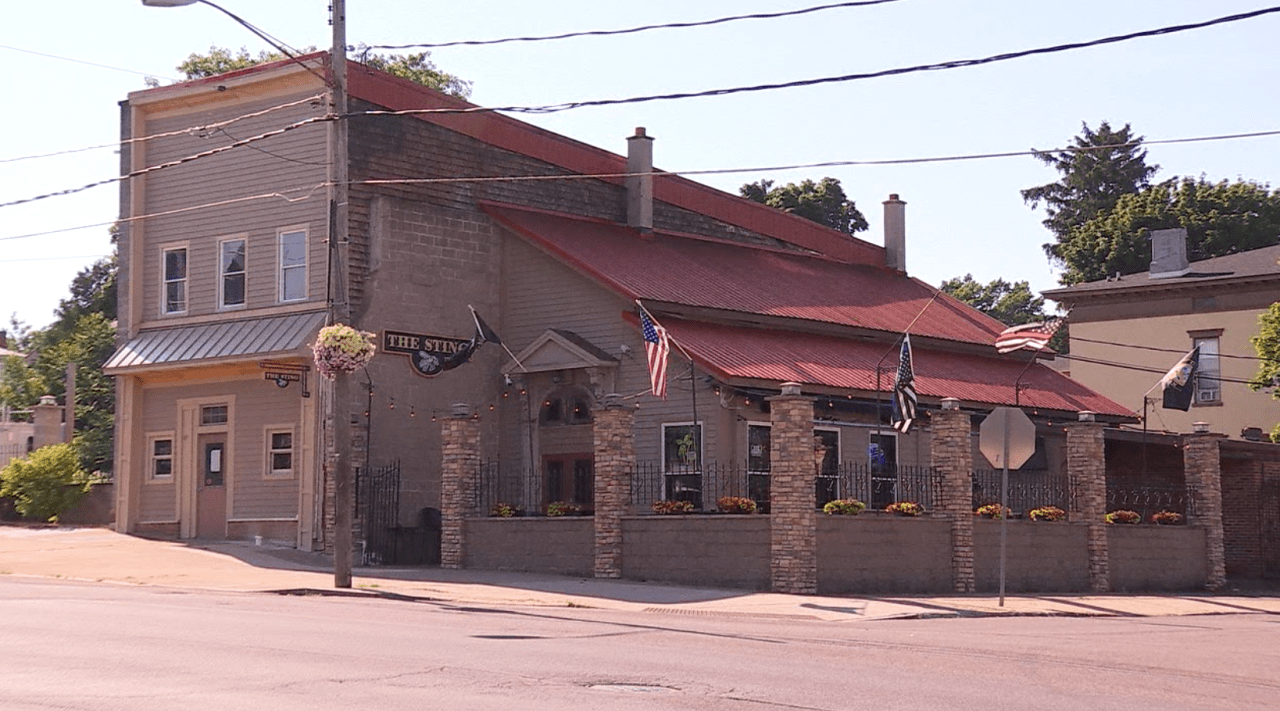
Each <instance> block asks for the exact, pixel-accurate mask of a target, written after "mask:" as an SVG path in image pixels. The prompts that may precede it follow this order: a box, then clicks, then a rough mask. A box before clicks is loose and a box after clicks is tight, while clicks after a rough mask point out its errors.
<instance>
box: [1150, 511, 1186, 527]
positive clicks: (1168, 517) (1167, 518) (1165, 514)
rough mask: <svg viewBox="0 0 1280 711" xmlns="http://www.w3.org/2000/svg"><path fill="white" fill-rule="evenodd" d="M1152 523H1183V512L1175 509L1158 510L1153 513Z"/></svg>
mask: <svg viewBox="0 0 1280 711" xmlns="http://www.w3.org/2000/svg"><path fill="white" fill-rule="evenodd" d="M1151 523H1158V524H1160V525H1162V526H1176V525H1177V524H1179V523H1182V514H1180V513H1176V512H1173V511H1157V512H1155V513H1153V514H1151Z"/></svg>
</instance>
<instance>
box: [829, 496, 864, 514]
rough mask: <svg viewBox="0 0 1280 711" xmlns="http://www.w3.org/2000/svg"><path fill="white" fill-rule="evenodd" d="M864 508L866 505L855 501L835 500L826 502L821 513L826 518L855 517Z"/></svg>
mask: <svg viewBox="0 0 1280 711" xmlns="http://www.w3.org/2000/svg"><path fill="white" fill-rule="evenodd" d="M866 508H867V505H866V504H864V503H862V502H861V501H858V500H857V499H836V500H835V501H828V502H827V503H826V504H825V505H824V506H823V507H822V513H824V514H827V515H828V516H857V515H858V514H860V513H862V512H863V511H864V510H866Z"/></svg>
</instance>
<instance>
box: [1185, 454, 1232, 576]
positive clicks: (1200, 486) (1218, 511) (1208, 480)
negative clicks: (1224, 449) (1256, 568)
mask: <svg viewBox="0 0 1280 711" xmlns="http://www.w3.org/2000/svg"><path fill="white" fill-rule="evenodd" d="M1222 438H1223V435H1218V434H1213V433H1209V432H1204V433H1196V434H1191V435H1187V436H1186V437H1184V438H1183V445H1182V457H1183V461H1184V462H1185V464H1184V470H1185V471H1186V477H1187V484H1188V485H1189V486H1191V487H1192V494H1193V495H1194V497H1195V507H1194V512H1195V513H1194V515H1193V516H1191V517H1188V522H1189V523H1192V524H1196V525H1199V526H1203V527H1204V529H1205V546H1206V556H1207V560H1208V574H1207V575H1206V578H1205V587H1206V588H1208V589H1210V590H1220V589H1222V588H1223V587H1224V586H1225V585H1226V583H1227V568H1226V549H1225V547H1224V542H1223V528H1222V468H1221V459H1220V456H1221V455H1220V452H1219V447H1218V442H1219V440H1221V439H1222Z"/></svg>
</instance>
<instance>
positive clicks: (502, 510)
mask: <svg viewBox="0 0 1280 711" xmlns="http://www.w3.org/2000/svg"><path fill="white" fill-rule="evenodd" d="M489 515H490V516H497V517H498V518H512V517H515V516H519V515H520V509H518V508H516V507H514V506H512V505H511V504H504V503H501V502H499V503H496V504H494V505H493V508H492V509H490V510H489Z"/></svg>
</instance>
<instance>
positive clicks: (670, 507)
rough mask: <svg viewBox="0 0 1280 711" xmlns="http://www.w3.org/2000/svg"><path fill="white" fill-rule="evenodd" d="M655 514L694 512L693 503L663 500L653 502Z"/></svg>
mask: <svg viewBox="0 0 1280 711" xmlns="http://www.w3.org/2000/svg"><path fill="white" fill-rule="evenodd" d="M652 508H653V512H654V513H657V514H685V513H691V512H692V511H693V502H692V501H670V500H665V499H664V500H662V501H655V502H653V506H652Z"/></svg>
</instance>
